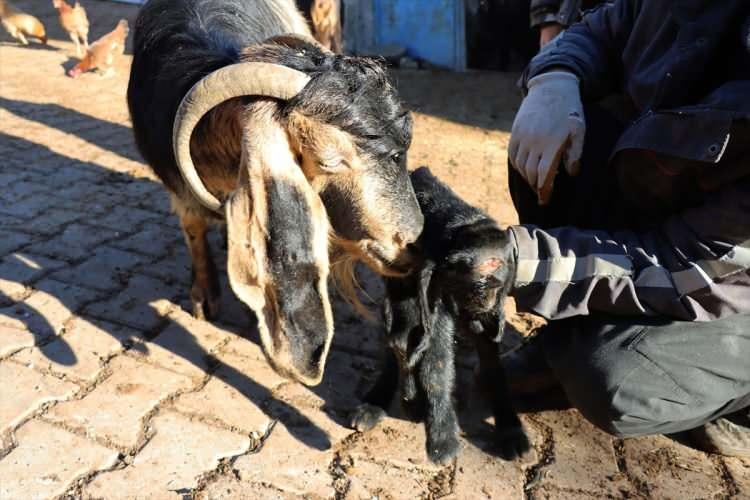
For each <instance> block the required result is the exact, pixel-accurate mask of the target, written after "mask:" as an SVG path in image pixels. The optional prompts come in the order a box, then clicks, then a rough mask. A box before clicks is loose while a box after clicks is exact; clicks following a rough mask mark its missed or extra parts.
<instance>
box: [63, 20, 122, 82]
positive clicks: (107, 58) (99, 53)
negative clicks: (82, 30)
mask: <svg viewBox="0 0 750 500" xmlns="http://www.w3.org/2000/svg"><path fill="white" fill-rule="evenodd" d="M128 31H129V29H128V22H127V21H126V20H125V19H120V22H118V23H117V26H115V29H113V30H112V31H110V32H109V33H107V34H106V35H104V36H103V37H101V38H100V39H99V40H97V41H95V42H94V43H92V44H91V47H89V48H88V50H87V51H86V55H85V56H84V57H83V59H81V62H79V63H78V64H76V65H75V66H74V67H73V69H71V70H70V71H68V75H70V76H71V77H73V78H76V77H77V76H78V75H80V74H81V73H84V72H86V71H89V70H92V69H99V70H100V71H102V72H103V73H102V76H109V75H112V74H114V67H113V64H114V62H115V57H117V56H119V55H122V53H123V52H124V51H125V39H126V38H127V36H128Z"/></svg>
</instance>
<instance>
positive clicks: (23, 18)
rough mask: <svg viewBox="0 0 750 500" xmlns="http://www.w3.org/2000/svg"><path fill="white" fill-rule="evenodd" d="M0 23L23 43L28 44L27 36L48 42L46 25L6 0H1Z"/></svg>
mask: <svg viewBox="0 0 750 500" xmlns="http://www.w3.org/2000/svg"><path fill="white" fill-rule="evenodd" d="M0 23H2V25H3V28H5V30H6V31H7V32H8V34H10V36H12V37H13V38H15V39H16V40H18V41H19V42H20V43H21V44H22V45H28V44H29V41H28V40H26V37H27V36H30V37H34V38H37V39H39V41H41V42H42V43H44V44H46V43H47V34H46V33H45V31H44V25H43V24H42V23H41V21H39V19H37V18H36V17H34V16H32V15H31V14H26V13H25V12H21V11H20V10H18V9H17V8H16V7H14V6H13V5H11V4H10V3H9V2H7V1H6V0H0Z"/></svg>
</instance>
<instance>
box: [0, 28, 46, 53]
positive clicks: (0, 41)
mask: <svg viewBox="0 0 750 500" xmlns="http://www.w3.org/2000/svg"><path fill="white" fill-rule="evenodd" d="M0 47H22V48H24V49H32V50H49V51H52V52H57V51H58V50H60V49H58V48H57V47H53V46H52V45H49V44H44V43H40V42H37V41H36V39H30V40H29V44H28V45H22V44H20V43H18V42H16V41H15V40H13V39H12V38H10V36H8V35H7V34H6V33H4V32H3V34H2V35H0Z"/></svg>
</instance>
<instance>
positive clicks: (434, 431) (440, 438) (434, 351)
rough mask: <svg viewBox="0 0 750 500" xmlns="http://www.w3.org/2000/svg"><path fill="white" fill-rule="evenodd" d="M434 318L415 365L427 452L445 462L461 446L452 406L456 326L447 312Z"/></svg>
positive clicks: (454, 454) (437, 460) (454, 455)
mask: <svg viewBox="0 0 750 500" xmlns="http://www.w3.org/2000/svg"><path fill="white" fill-rule="evenodd" d="M441 316H442V318H440V319H439V320H438V321H436V322H435V325H434V327H433V328H435V331H434V332H433V334H432V335H433V338H432V339H431V342H430V346H429V347H428V348H427V350H426V351H425V353H424V356H423V358H422V361H421V362H420V363H419V365H418V370H419V383H420V385H421V386H422V387H421V389H422V390H423V391H424V392H423V393H424V397H425V403H426V408H425V428H426V431H427V455H428V456H429V457H430V460H432V461H433V462H435V463H438V464H443V465H445V464H448V463H450V462H451V461H452V460H453V459H454V458H455V457H456V455H458V452H459V450H460V449H461V443H460V441H459V439H458V418H457V417H456V410H455V408H454V406H453V386H454V383H455V366H454V347H453V337H454V334H455V329H454V328H452V324H449V320H448V319H447V314H445V313H444V314H442V315H441Z"/></svg>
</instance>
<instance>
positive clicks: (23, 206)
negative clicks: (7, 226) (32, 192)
mask: <svg viewBox="0 0 750 500" xmlns="http://www.w3.org/2000/svg"><path fill="white" fill-rule="evenodd" d="M58 203H59V201H58V200H57V199H55V198H52V197H51V196H30V197H26V198H24V199H22V200H19V201H16V202H14V203H2V204H0V214H3V215H4V216H5V215H10V216H12V217H15V218H18V219H23V220H26V221H28V220H32V219H35V218H36V217H38V216H39V215H40V214H41V213H42V212H46V211H47V210H49V209H50V208H52V207H54V206H55V205H57V204H58Z"/></svg>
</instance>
